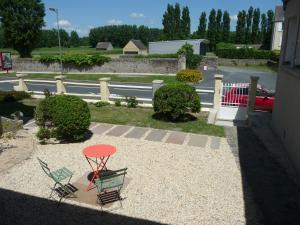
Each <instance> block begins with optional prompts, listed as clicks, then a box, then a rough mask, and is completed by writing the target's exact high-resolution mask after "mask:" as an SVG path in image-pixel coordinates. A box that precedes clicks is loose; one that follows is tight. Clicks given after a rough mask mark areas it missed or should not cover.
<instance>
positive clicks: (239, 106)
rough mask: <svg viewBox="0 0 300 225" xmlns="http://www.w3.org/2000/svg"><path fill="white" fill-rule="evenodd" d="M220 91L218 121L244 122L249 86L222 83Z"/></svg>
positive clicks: (245, 84) (246, 84)
mask: <svg viewBox="0 0 300 225" xmlns="http://www.w3.org/2000/svg"><path fill="white" fill-rule="evenodd" d="M221 90H222V91H221V93H222V99H221V107H220V111H219V113H218V119H219V120H226V121H243V120H246V115H247V105H248V95H249V84H248V83H223V84H222V89H221Z"/></svg>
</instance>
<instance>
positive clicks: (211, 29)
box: [207, 9, 216, 50]
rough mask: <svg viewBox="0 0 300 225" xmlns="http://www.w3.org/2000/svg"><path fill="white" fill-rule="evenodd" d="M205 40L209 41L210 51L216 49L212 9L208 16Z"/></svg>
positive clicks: (214, 17)
mask: <svg viewBox="0 0 300 225" xmlns="http://www.w3.org/2000/svg"><path fill="white" fill-rule="evenodd" d="M207 38H208V40H209V41H210V49H211V50H215V48H216V10H215V9H212V10H211V11H210V15H209V22H208V29H207Z"/></svg>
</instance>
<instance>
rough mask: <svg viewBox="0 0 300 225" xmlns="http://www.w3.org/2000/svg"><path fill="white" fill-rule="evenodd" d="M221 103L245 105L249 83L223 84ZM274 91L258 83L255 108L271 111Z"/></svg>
mask: <svg viewBox="0 0 300 225" xmlns="http://www.w3.org/2000/svg"><path fill="white" fill-rule="evenodd" d="M223 90H224V91H223V96H222V105H228V106H247V104H248V94H249V84H238V85H233V86H230V87H229V86H228V87H226V86H224V87H223ZM274 100H275V97H274V93H272V92H270V91H269V90H267V89H265V88H263V87H261V86H260V85H258V87H257V92H256V101H255V109H256V110H268V111H272V110H273V106H274Z"/></svg>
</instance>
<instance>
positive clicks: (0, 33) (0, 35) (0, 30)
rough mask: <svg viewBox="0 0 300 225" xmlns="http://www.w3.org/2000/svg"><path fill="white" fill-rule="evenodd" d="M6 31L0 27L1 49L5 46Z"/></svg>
mask: <svg viewBox="0 0 300 225" xmlns="http://www.w3.org/2000/svg"><path fill="white" fill-rule="evenodd" d="M4 40H5V38H4V30H3V27H2V26H1V25H0V48H4V47H5V45H4Z"/></svg>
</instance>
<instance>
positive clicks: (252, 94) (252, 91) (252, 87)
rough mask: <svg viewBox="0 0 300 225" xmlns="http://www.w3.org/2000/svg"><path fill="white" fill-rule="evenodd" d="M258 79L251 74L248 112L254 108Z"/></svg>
mask: <svg viewBox="0 0 300 225" xmlns="http://www.w3.org/2000/svg"><path fill="white" fill-rule="evenodd" d="M258 79H259V77H255V76H251V81H250V86H249V96H248V108H247V112H248V113H251V112H253V110H254V106H255V101H256V91H257V83H258Z"/></svg>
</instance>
